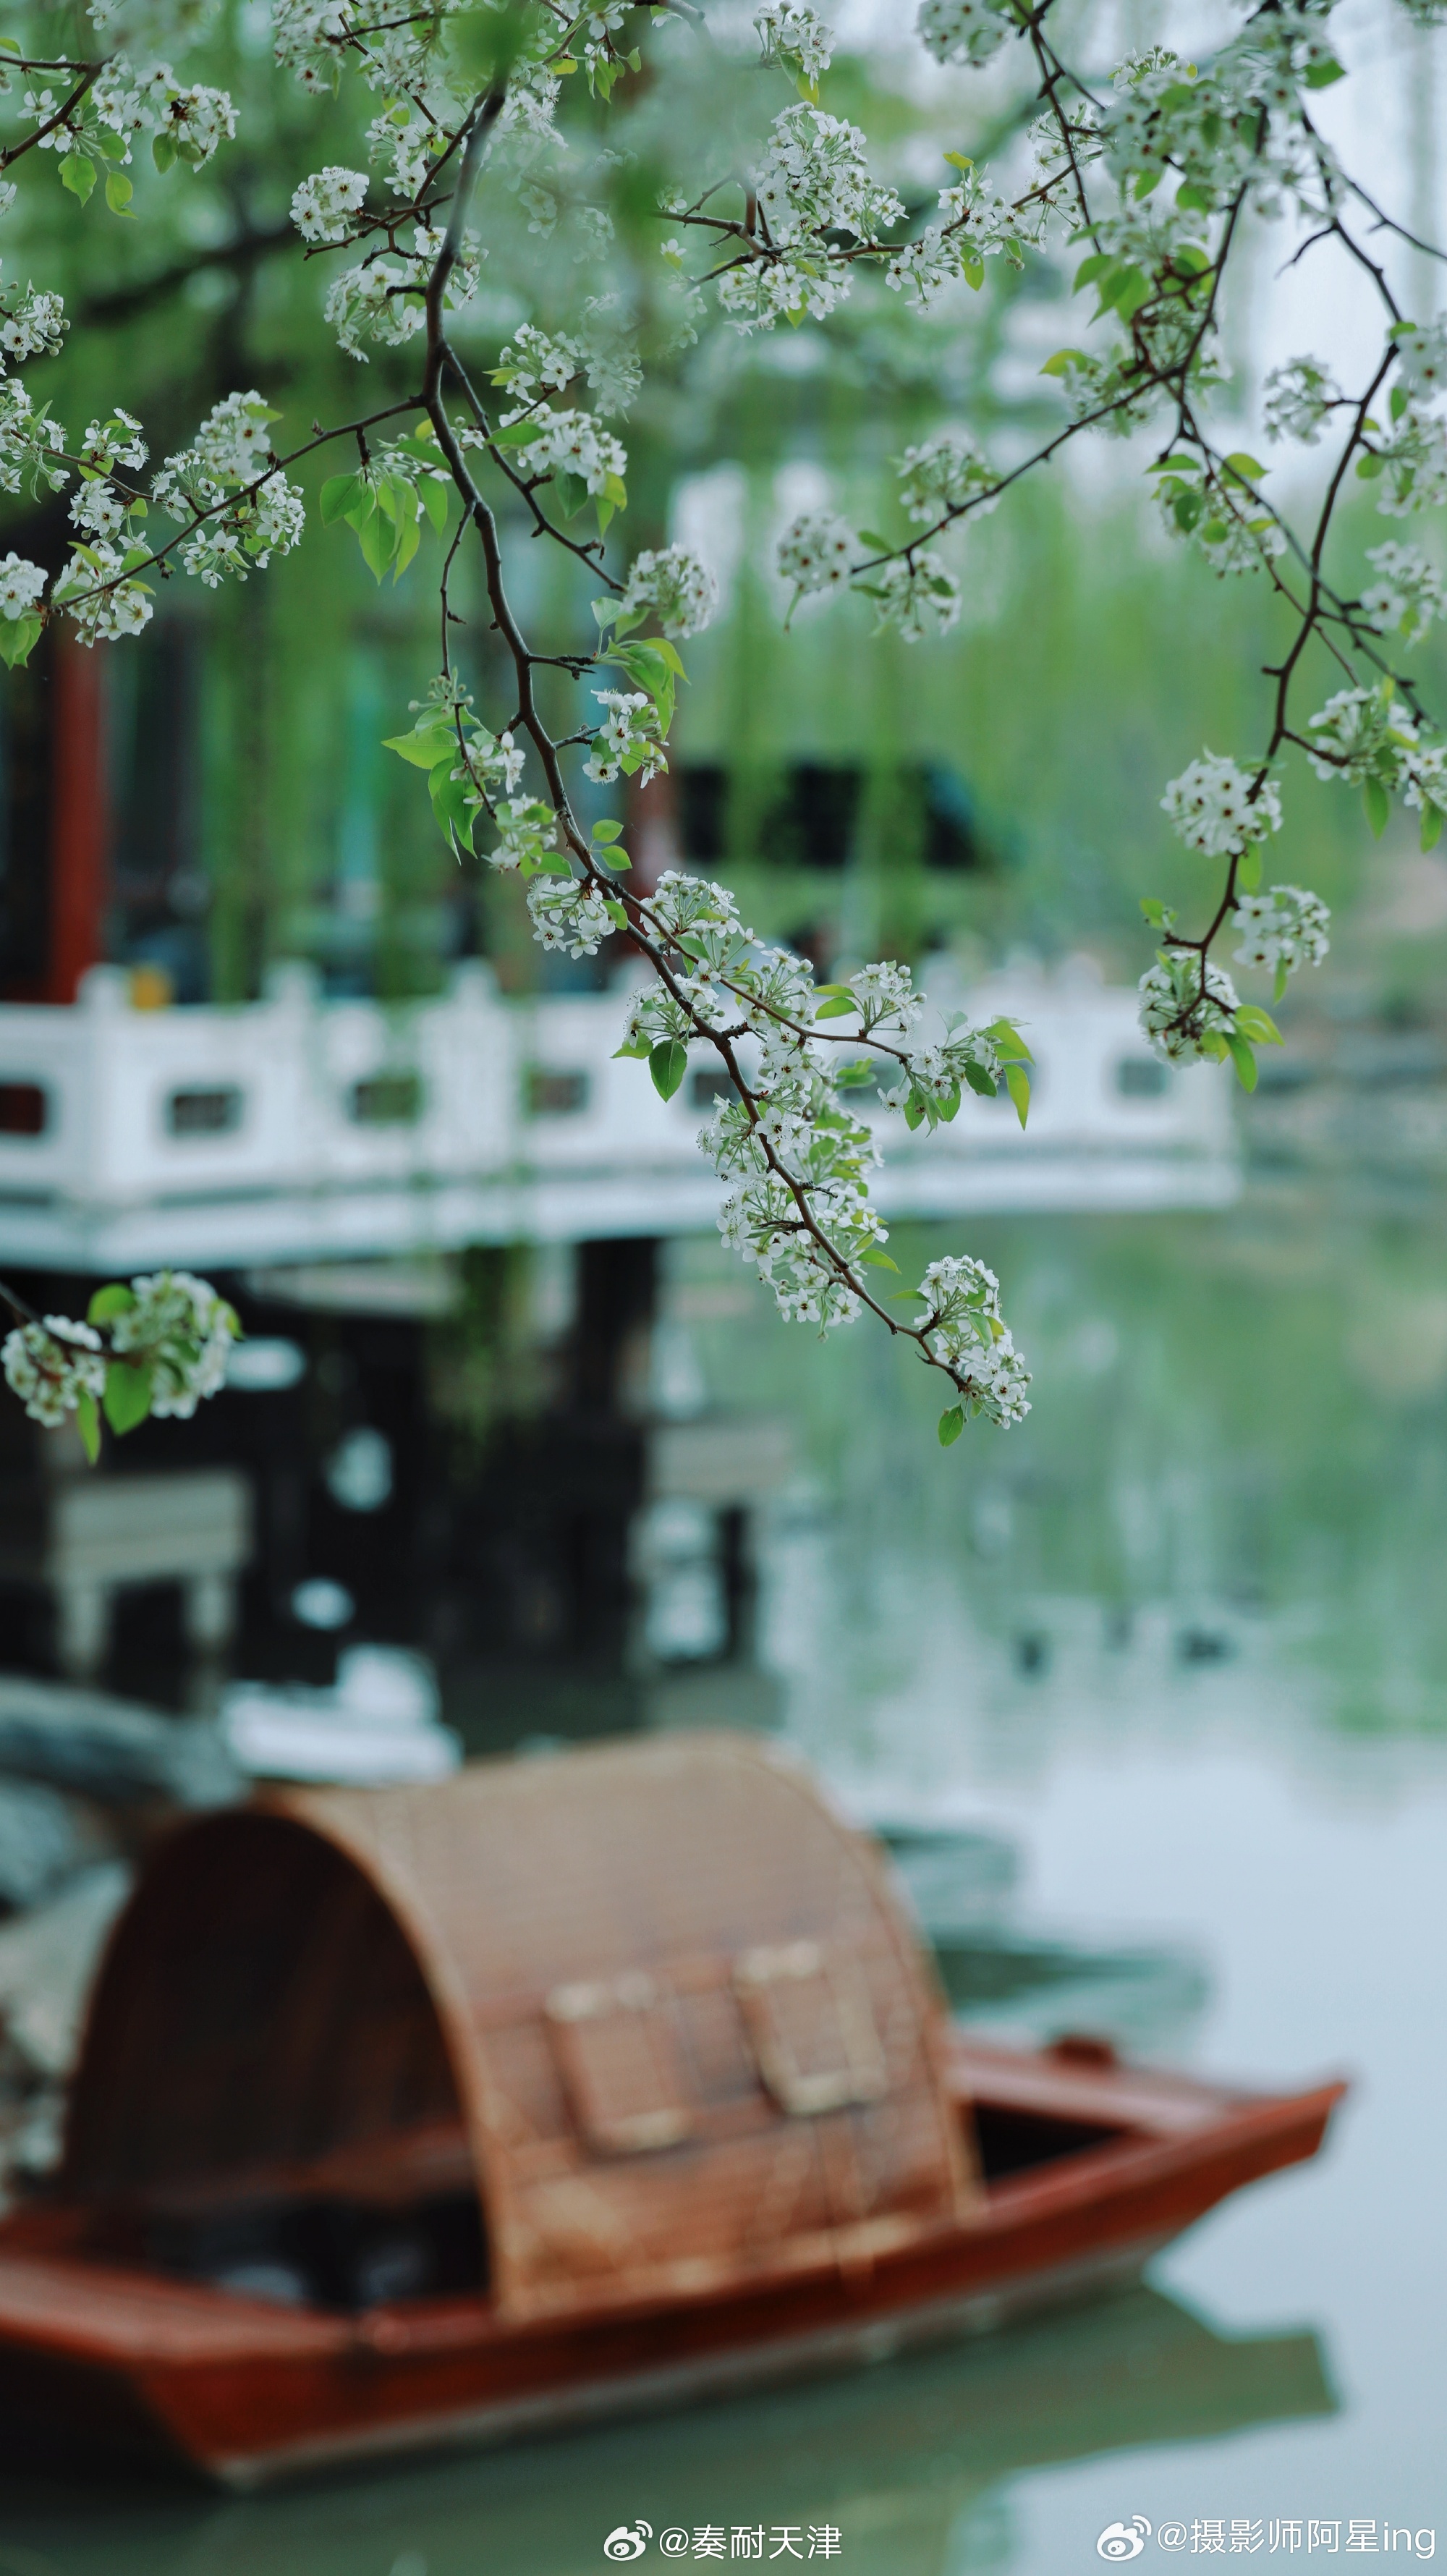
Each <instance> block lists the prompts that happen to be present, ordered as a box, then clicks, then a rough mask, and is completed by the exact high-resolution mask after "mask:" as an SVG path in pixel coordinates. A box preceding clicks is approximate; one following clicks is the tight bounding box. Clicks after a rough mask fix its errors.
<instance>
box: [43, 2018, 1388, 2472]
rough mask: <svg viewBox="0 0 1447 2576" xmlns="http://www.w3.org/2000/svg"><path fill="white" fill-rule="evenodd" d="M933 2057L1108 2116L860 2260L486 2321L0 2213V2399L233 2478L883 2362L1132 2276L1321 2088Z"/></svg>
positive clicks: (1079, 2117) (1310, 2112) (978, 2103)
mask: <svg viewBox="0 0 1447 2576" xmlns="http://www.w3.org/2000/svg"><path fill="white" fill-rule="evenodd" d="M953 2075H954V2081H955V2084H956V2087H957V2090H958V2092H959V2096H960V2099H961V2103H962V2105H963V2103H964V2101H965V2100H967V2099H968V2100H970V2101H971V2102H972V2103H973V2104H974V2106H975V2108H976V2110H977V2112H987V2111H989V2110H990V2109H993V2110H994V2112H995V2114H996V2115H997V2117H1004V2118H1005V2119H1007V2120H1009V2119H1013V2120H1016V2121H1019V2120H1022V2119H1034V2120H1037V2121H1040V2120H1045V2121H1049V2120H1051V2119H1054V2120H1057V2121H1064V2122H1072V2121H1073V2122H1076V2123H1078V2124H1081V2125H1082V2126H1084V2127H1090V2126H1092V2125H1093V2126H1094V2127H1095V2128H1096V2129H1097V2130H1099V2131H1108V2132H1109V2134H1108V2135H1107V2136H1105V2138H1104V2140H1103V2142H1102V2143H1100V2144H1098V2145H1092V2146H1088V2147H1086V2148H1085V2149H1084V2150H1082V2151H1076V2152H1072V2153H1061V2154H1057V2155H1055V2156H1054V2157H1052V2158H1051V2159H1050V2160H1049V2161H1043V2162H1039V2163H1037V2164H1034V2165H1029V2166H1027V2167H1026V2168H1025V2169H1024V2170H1021V2171H1016V2172H1012V2173H1007V2174H1004V2175H1002V2176H1001V2177H1000V2179H999V2180H997V2181H996V2182H994V2183H993V2184H992V2185H991V2187H990V2189H989V2190H988V2192H987V2194H986V2206H985V2209H984V2212H983V2214H982V2215H981V2216H980V2217H979V2218H978V2219H975V2220H973V2221H972V2222H971V2223H970V2224H968V2225H964V2226H958V2227H952V2228H948V2229H941V2230H939V2231H937V2232H936V2233H935V2234H934V2235H933V2236H932V2237H931V2238H929V2239H928V2240H926V2241H924V2242H923V2243H917V2244H915V2245H913V2246H911V2247H909V2248H908V2249H906V2250H902V2251H899V2252H896V2253H894V2254H891V2255H890V2256H888V2257H884V2258H880V2259H878V2260H876V2261H875V2262H874V2263H873V2264H872V2265H869V2266H861V2265H859V2264H839V2265H836V2266H835V2267H833V2268H832V2269H828V2270H818V2271H815V2272H812V2273H810V2274H808V2275H807V2276H804V2277H799V2278H795V2279H792V2280H788V2281H784V2282H778V2281H775V2282H771V2283H770V2284H769V2285H768V2286H766V2287H757V2288H744V2289H740V2290H739V2291H738V2292H737V2293H736V2294H734V2295H732V2296H729V2297H725V2298H717V2297H715V2298H710V2299H707V2300H699V2301H696V2302H687V2301H679V2302H674V2303H672V2304H670V2305H668V2306H666V2307H657V2306H654V2307H647V2306H640V2307H638V2308H637V2309H634V2310H627V2311H622V2312H619V2311H614V2312H612V2313H610V2314H607V2315H602V2316H598V2317H596V2318H594V2319H591V2320H588V2321H586V2322H582V2323H580V2322H578V2321H577V2320H576V2319H573V2320H569V2321H568V2322H567V2323H561V2322H558V2321H550V2320H547V2319H538V2320H533V2321H529V2322H524V2323H522V2324H518V2323H515V2322H508V2321H506V2320H504V2319H502V2318H500V2317H499V2316H498V2315H497V2313H496V2311H495V2310H494V2309H493V2308H492V2307H491V2306H490V2305H489V2304H488V2302H487V2301H486V2300H484V2299H482V2298H479V2297H453V2298H447V2299H434V2300H417V2301H412V2302H408V2303H405V2304H404V2303H399V2304H396V2305H392V2306H385V2307H380V2308H374V2309H372V2310H370V2311H368V2312H367V2313H365V2314H363V2315H361V2316H355V2317H351V2316H340V2315H336V2314H330V2313H323V2312H319V2311H315V2310H304V2311H303V2310H295V2309H285V2308H280V2307H277V2306H272V2305H268V2304H267V2303H265V2302H263V2301H260V2300H257V2299H253V2298H240V2297H236V2296H234V2295H231V2294H229V2293H226V2292H223V2291H220V2290H217V2289H213V2288H211V2287H210V2286H209V2285H205V2284H198V2283H193V2282H183V2281H175V2280H168V2279H162V2278H161V2277H159V2276H158V2275H156V2274H155V2273H142V2272H139V2271H135V2270H127V2269H125V2268H123V2267H120V2266H117V2265H114V2264H109V2263H105V2262H100V2261H95V2260H91V2259H88V2258H87V2257H85V2255H84V2254H83V2253H82V2252H81V2251H79V2250H78V2249H77V2247H76V2245H75V2243H74V2239H73V2235H72V2241H71V2242H70V2243H67V2242H66V2235H67V2221H66V2214H65V2213H64V2212H54V2211H52V2212H49V2213H45V2216H44V2221H43V2222H42V2221H40V2220H37V2219H36V2218H33V2217H31V2218H26V2217H21V2218H19V2219H17V2220H14V2221H11V2222H9V2223H7V2225H6V2226H5V2227H4V2228H3V2229H0V2409H3V2412H4V2415H5V2416H6V2418H7V2419H8V2420H9V2421H10V2423H11V2424H12V2425H14V2424H15V2423H16V2422H17V2421H19V2420H22V2419H23V2420H24V2421H26V2422H27V2423H29V2424H31V2425H34V2426H37V2427H47V2428H49V2429H51V2430H53V2431H54V2432H55V2433H57V2434H60V2435H62V2436H63V2437H64V2439H65V2441H66V2443H67V2446H68V2447H72V2446H74V2445H75V2444H77V2443H89V2444H90V2445H93V2446H95V2447H97V2448H104V2449H105V2450H107V2451H111V2452H114V2451H115V2450H116V2449H123V2450H128V2451H132V2452H136V2451H147V2452H151V2453H153V2454H154V2453H157V2452H159V2453H162V2454H166V2455H169V2456H170V2457H171V2458H172V2459H175V2460H179V2461H182V2462H186V2463H189V2464H190V2465H191V2466H192V2467H193V2468H195V2469H198V2470H200V2471H202V2472H203V2473H204V2474H206V2475H208V2476H209V2477H211V2478H213V2479H216V2480H219V2481H220V2482H222V2483H224V2484H226V2485H228V2486H231V2487H235V2488H247V2487H253V2486H256V2485H258V2484H260V2483H262V2482H264V2481H266V2480H267V2479H270V2478H275V2477H279V2476H284V2475H287V2474H296V2473H298V2472H302V2471H306V2470H309V2469H313V2468H318V2467H322V2466H327V2465H332V2464H335V2463H338V2462H343V2461H346V2460H349V2459H361V2458H370V2457H376V2456H381V2455H385V2454H388V2453H392V2452H396V2451H398V2450H402V2449H411V2448H417V2447H428V2446H437V2445H440V2444H447V2443H468V2444H471V2443H477V2442H487V2441H492V2442H497V2441H502V2440H506V2439H509V2438H511V2437H514V2436H516V2435H519V2434H524V2433H536V2432H540V2431H549V2430H552V2429H555V2428H560V2427H563V2426H567V2425H571V2424H575V2423H578V2422H580V2421H586V2420H589V2419H592V2418H597V2417H600V2416H604V2415H608V2414H622V2413H629V2412H637V2411H640V2410H643V2409H648V2408H659V2407H668V2406H676V2405H681V2404H686V2403H689V2402H693V2401H696V2400H698V2399H699V2398H702V2397H705V2396H708V2395H711V2394H714V2393H717V2392H720V2391H725V2390H730V2389H735V2388H741V2387H746V2386H750V2385H755V2384H758V2383H761V2382H766V2381H769V2380H779V2379H785V2378H791V2377H798V2376H802V2375H805V2374H808V2373H811V2372H815V2371H820V2370H826V2369H831V2368H838V2367H841V2366H844V2365H847V2364H849V2363H853V2362H859V2361H875V2360H880V2359H884V2358H887V2357H888V2356H890V2355H892V2354H893V2353H895V2352H897V2351H900V2350H902V2349H904V2348H906V2347H907V2346H910V2345H914V2344H919V2343H922V2342H925V2341H929V2340H932V2339H939V2338H943V2337H946V2336H950V2335H954V2334H960V2333H974V2332H981V2331H984V2330H986V2329H987V2328H991V2327H993V2326H996V2325H998V2324H1000V2323H1003V2322H1004V2321H1006V2320H1007V2319H1009V2318H1011V2317H1014V2316H1017V2315H1019V2314H1021V2313H1023V2312H1026V2311H1029V2310H1032V2309H1037V2308H1040V2307H1043V2306H1047V2305H1050V2304H1055V2303H1059V2302H1063V2301H1066V2300H1070V2299H1076V2298H1080V2297H1082V2296H1084V2295H1087V2294H1088V2293H1090V2292H1092V2291H1094V2290H1096V2289H1098V2288H1101V2287H1104V2286H1106V2285H1108V2284H1114V2283H1119V2282H1123V2281H1127V2280H1129V2279H1131V2278H1133V2277H1134V2276H1135V2275H1137V2274H1138V2273H1139V2272H1140V2270H1141V2269H1142V2267H1143V2266H1144V2265H1145V2264H1146V2263H1147V2262H1148V2261H1149V2260H1150V2258H1151V2256H1152V2255H1153V2254H1154V2253H1156V2252H1157V2251H1158V2250H1159V2249H1160V2247H1161V2246H1162V2245H1164V2244H1166V2243H1168V2242H1169V2241H1170V2240H1171V2239H1172V2238H1173V2237H1175V2236H1177V2235H1179V2234H1180V2233H1181V2231H1182V2230H1183V2229H1184V2228H1186V2227H1189V2226H1190V2225H1191V2224H1192V2223H1193V2222H1194V2221H1195V2220H1196V2219H1197V2218H1199V2217H1201V2216H1202V2215H1204V2213H1205V2212H1206V2211H1207V2210H1209V2209H1211V2208H1213V2207H1215V2206H1216V2205H1217V2203H1218V2202H1220V2201H1221V2200H1222V2199H1224V2198H1225V2197H1227V2196H1228V2195H1229V2194H1230V2193H1231V2192H1233V2191H1235V2190H1238V2189H1239V2188H1241V2186H1242V2185H1244V2184H1246V2183H1249V2182H1252V2181H1254V2180H1257V2179H1259V2178H1260V2177H1262V2176H1263V2175H1266V2174H1269V2173H1272V2172H1275V2171H1277V2170H1279V2169H1280V2168H1282V2167H1284V2166H1288V2165H1291V2164H1294V2163H1297V2162H1300V2161H1302V2160H1303V2159H1304V2158H1307V2157H1309V2156H1311V2155H1313V2154H1314V2153H1315V2152H1316V2149H1317V2148H1318V2146H1319V2145H1320V2143H1321V2140H1322V2137H1323V2135H1324V2132H1325V2129H1326V2125H1327V2122H1328V2120H1329V2118H1330V2115H1331V2112H1332V2109H1333V2107H1334V2105H1335V2103H1336V2101H1337V2100H1338V2099H1339V2097H1340V2094H1341V2091H1342V2087H1341V2086H1340V2085H1334V2084H1333V2085H1326V2086H1323V2087H1321V2088H1319V2089H1317V2090H1315V2091H1313V2092H1310V2093H1304V2094H1298V2095H1291V2096H1285V2097H1265V2098H1263V2097H1259V2096H1257V2097H1250V2096H1242V2095H1239V2094H1229V2093H1226V2092H1223V2091H1222V2090H1221V2089H1220V2088H1216V2087H1210V2086H1204V2085H1197V2084H1191V2083H1188V2082H1185V2081H1183V2080H1181V2079H1177V2078H1167V2077H1158V2076H1147V2075H1142V2074H1141V2073H1139V2072H1138V2071H1137V2070H1134V2069H1127V2068H1117V2067H1115V2066H1113V2065H1111V2064H1108V2063H1104V2062H1101V2061H1099V2060H1096V2059H1088V2060H1087V2061H1086V2062H1085V2063H1083V2064H1078V2063H1075V2062H1073V2061H1072V2060H1070V2059H1069V2058H1065V2059H1057V2058H1052V2057H1051V2055H1050V2054H1049V2053H1048V2052H1047V2053H1046V2054H1045V2055H1043V2056H1028V2057H1027V2056H1016V2055H1013V2054H1011V2053H1008V2052H1003V2051H996V2050H989V2049H981V2048H978V2047H973V2046H971V2045H970V2043H968V2042H967V2041H964V2040H962V2041H960V2042H959V2044H958V2047H957V2052H956V2059H955V2064H954V2069H953ZM47 2238H48V2239H49V2241H48V2242H47Z"/></svg>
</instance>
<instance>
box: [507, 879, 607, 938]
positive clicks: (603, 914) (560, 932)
mask: <svg viewBox="0 0 1447 2576" xmlns="http://www.w3.org/2000/svg"><path fill="white" fill-rule="evenodd" d="M528 911H529V912H530V914H531V915H532V923H533V936H534V938H535V939H536V940H537V941H538V943H539V946H540V947H543V948H562V949H566V951H567V953H568V955H569V956H570V957H593V956H596V955H597V952H598V950H599V948H600V947H601V945H602V943H603V941H604V940H605V939H607V938H608V937H609V936H610V935H611V933H612V932H613V931H614V930H616V929H617V927H618V924H617V922H616V921H615V920H614V918H613V916H612V914H611V913H610V912H609V910H608V902H607V897H606V896H605V895H603V894H601V893H600V892H599V890H598V889H597V887H596V886H586V885H583V884H582V883H580V881H579V880H578V879H577V878H576V877H552V876H543V877H534V879H533V882H532V884H531V885H530V886H529V887H528Z"/></svg>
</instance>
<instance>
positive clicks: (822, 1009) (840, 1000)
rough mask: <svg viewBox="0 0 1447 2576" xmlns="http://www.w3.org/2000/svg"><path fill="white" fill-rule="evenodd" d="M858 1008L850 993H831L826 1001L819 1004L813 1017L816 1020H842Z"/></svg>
mask: <svg viewBox="0 0 1447 2576" xmlns="http://www.w3.org/2000/svg"><path fill="white" fill-rule="evenodd" d="M858 1008H859V1004H858V1003H857V1002H856V1000H855V998H854V995H853V994H852V993H831V994H830V995H829V997H828V999H827V1000H826V1001H822V1002H821V1003H820V1004H819V1006H818V1009H817V1010H816V1011H815V1013H814V1017H815V1019H816V1020H843V1019H847V1018H848V1016H849V1014H850V1012H851V1011H857V1010H858Z"/></svg>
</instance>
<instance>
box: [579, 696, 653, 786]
mask: <svg viewBox="0 0 1447 2576" xmlns="http://www.w3.org/2000/svg"><path fill="white" fill-rule="evenodd" d="M593 695H594V697H595V698H596V699H597V701H598V704H599V706H600V707H601V708H602V709H603V711H604V713H603V722H602V724H601V725H600V726H599V727H598V730H597V732H596V733H595V734H594V735H593V738H592V749H591V751H590V753H589V755H588V758H587V760H586V761H585V762H584V764H583V774H584V776H585V777H586V778H591V779H594V780H595V781H597V782H598V783H599V784H601V785H605V786H606V785H610V784H611V782H612V781H613V780H614V779H615V778H616V777H617V776H618V773H619V771H620V770H621V771H622V772H623V774H624V776H625V777H627V778H633V777H636V778H637V780H638V783H639V785H640V787H646V786H647V785H648V782H649V780H650V779H651V778H656V777H657V776H658V773H659V771H660V770H662V769H666V768H667V767H668V761H667V758H666V756H665V753H664V749H663V738H662V735H661V733H660V731H659V721H658V709H657V707H656V706H655V705H654V703H653V700H652V699H651V698H649V697H645V696H644V694H643V692H642V691H641V690H636V691H634V690H626V689H595V690H594V692H593Z"/></svg>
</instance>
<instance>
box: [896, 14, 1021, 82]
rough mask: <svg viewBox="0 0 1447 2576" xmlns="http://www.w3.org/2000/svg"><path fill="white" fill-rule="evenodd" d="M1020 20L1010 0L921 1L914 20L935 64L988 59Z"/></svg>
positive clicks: (980, 63)
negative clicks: (1010, 4)
mask: <svg viewBox="0 0 1447 2576" xmlns="http://www.w3.org/2000/svg"><path fill="white" fill-rule="evenodd" d="M1019 23H1020V21H1019V19H1018V17H1017V16H1016V14H1015V11H1014V10H1013V9H1012V8H1011V7H1010V6H1009V0H920V11H919V16H918V17H917V18H916V20H915V26H916V28H917V29H918V32H919V36H920V39H921V42H922V43H923V44H924V46H925V47H926V49H927V51H928V52H930V53H932V54H933V56H934V58H935V61H936V62H937V63H971V64H973V65H974V66H975V68H976V69H977V70H979V69H980V68H982V67H983V65H984V64H986V63H988V62H990V61H991V60H992V59H993V57H994V56H995V55H996V54H997V53H998V52H999V50H1000V47H1001V46H1002V45H1003V43H1004V42H1005V39H1006V37H1007V36H1008V35H1010V34H1011V33H1012V31H1013V30H1014V29H1015V28H1016V27H1018V25H1019Z"/></svg>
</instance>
